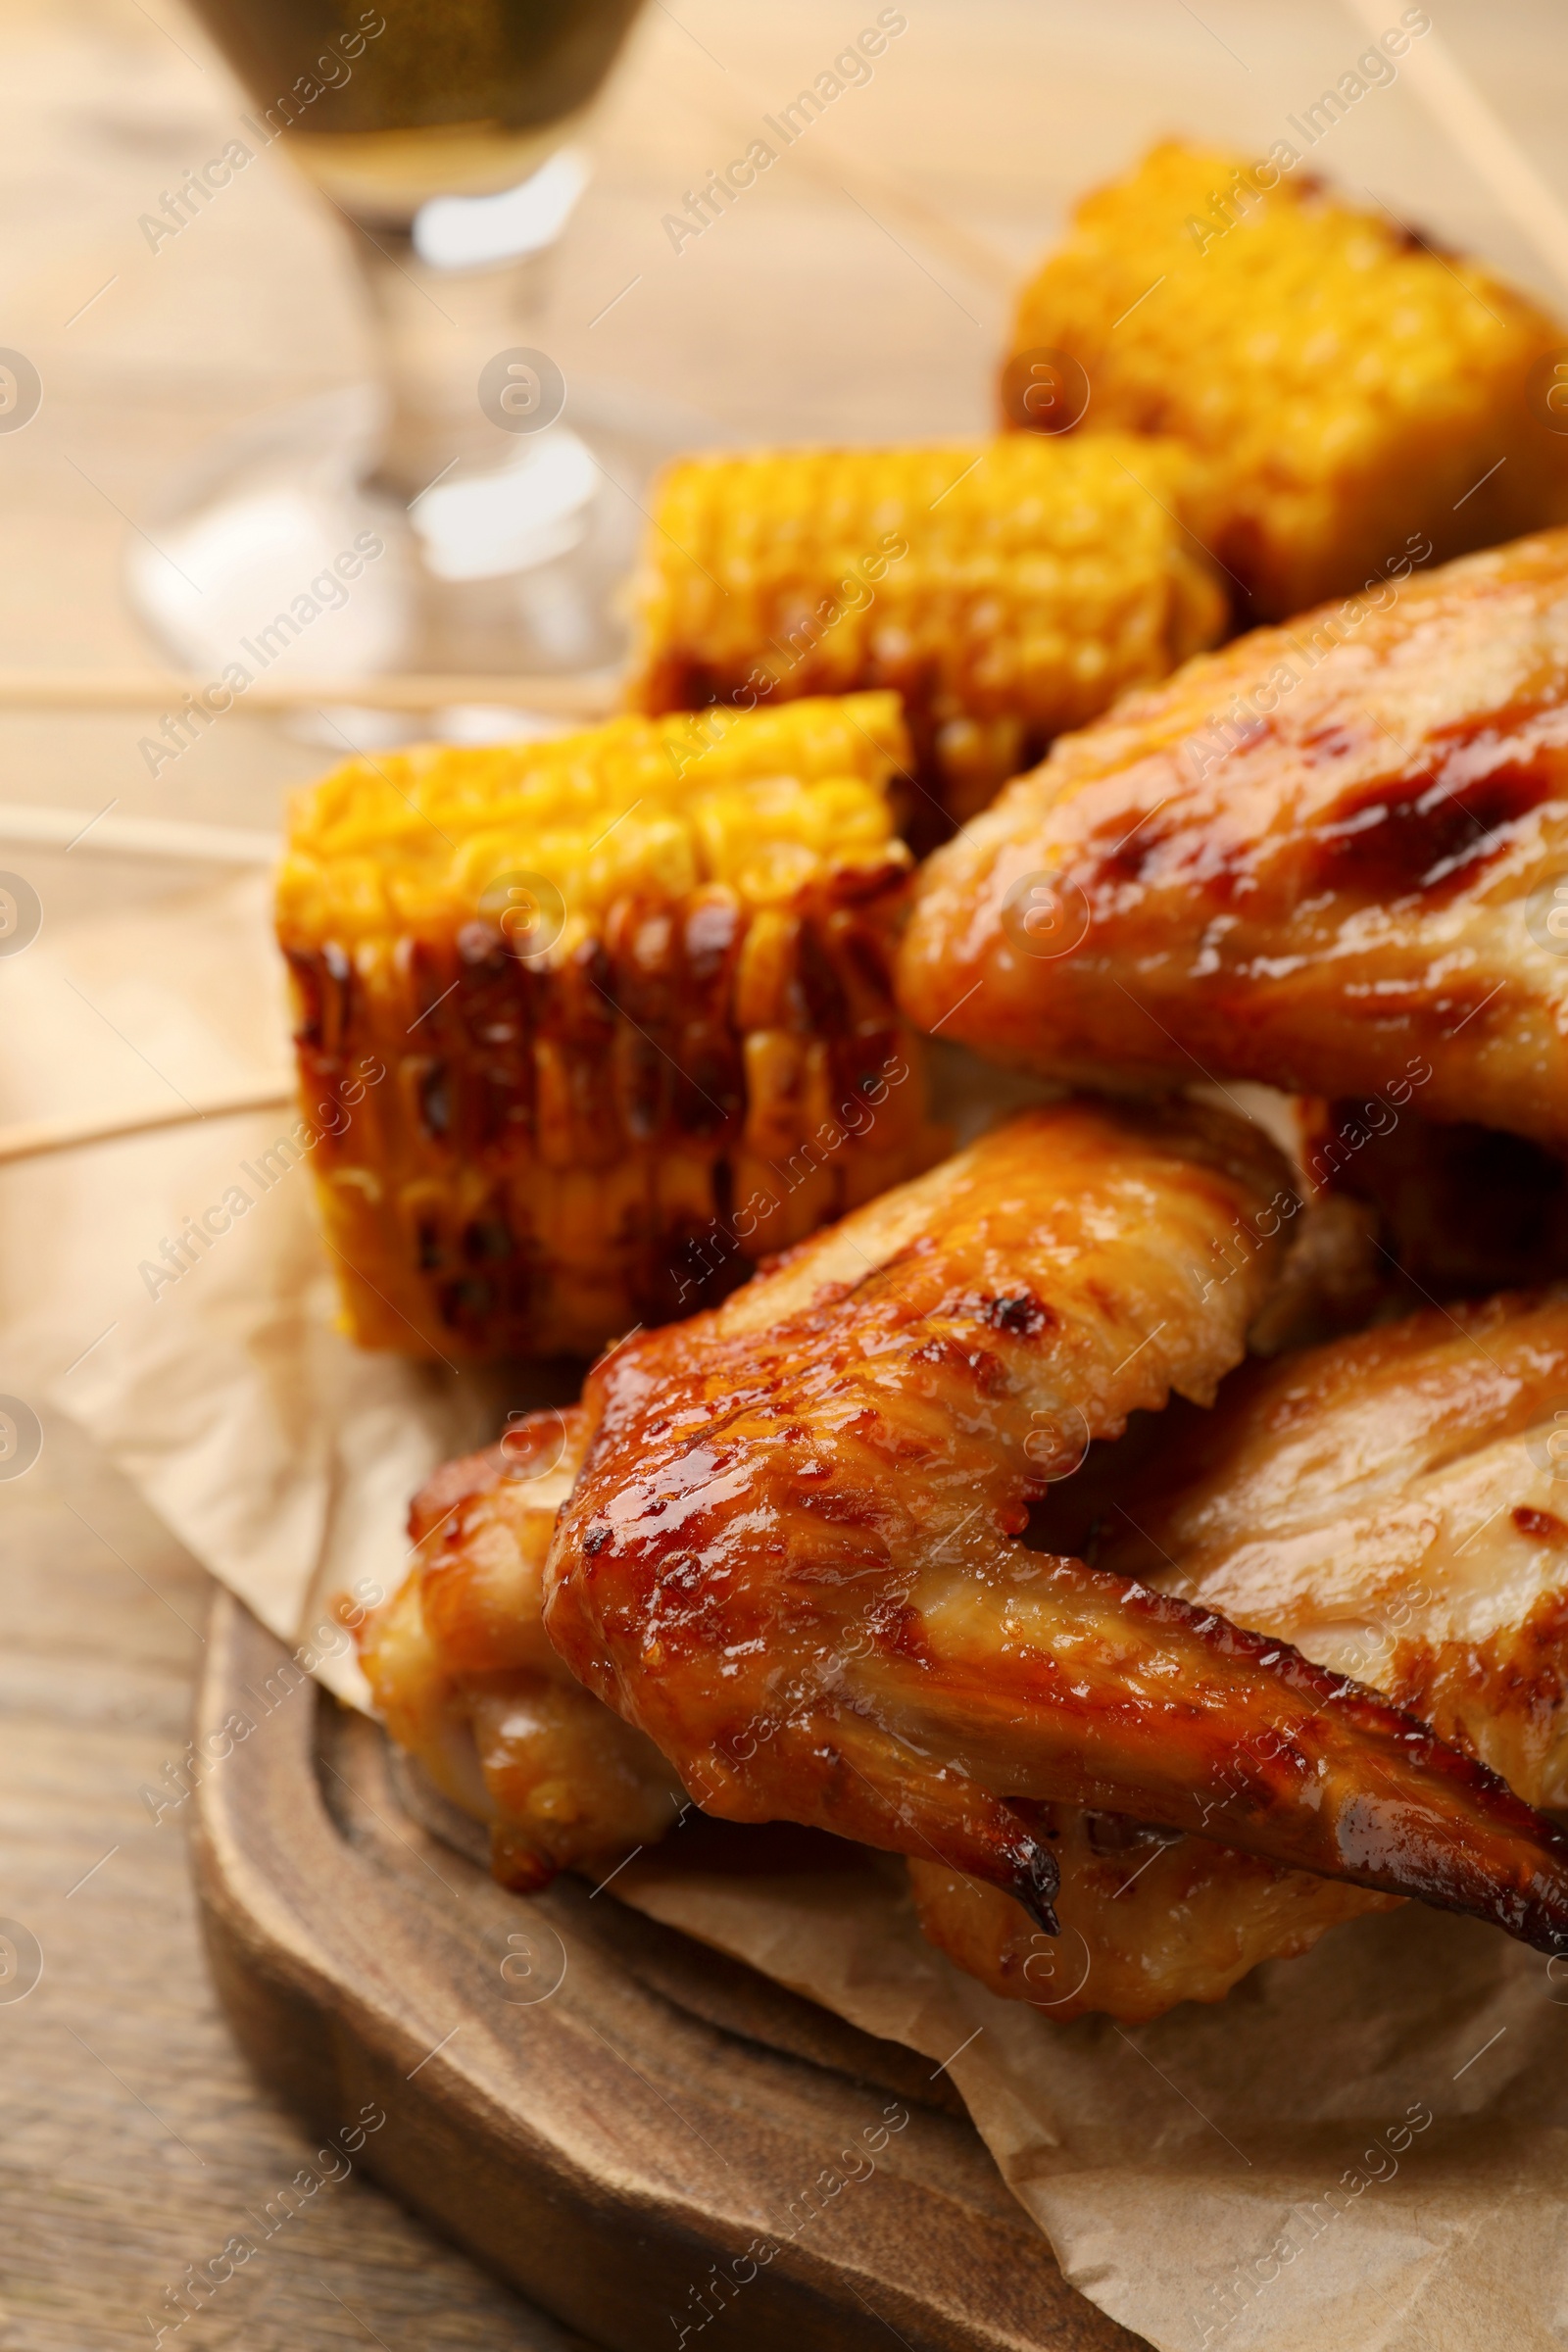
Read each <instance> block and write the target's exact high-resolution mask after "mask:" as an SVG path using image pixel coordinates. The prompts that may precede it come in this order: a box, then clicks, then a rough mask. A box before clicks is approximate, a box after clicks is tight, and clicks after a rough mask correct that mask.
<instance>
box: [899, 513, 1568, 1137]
mask: <svg viewBox="0 0 1568 2352" xmlns="http://www.w3.org/2000/svg"><path fill="white" fill-rule="evenodd" d="M1378 594H1379V595H1380V596H1381V599H1382V604H1381V609H1377V610H1374V609H1373V608H1372V600H1371V599H1370V598H1368V597H1361V598H1352V599H1351V600H1349V602H1348V604H1346V605H1342V606H1334V607H1330V606H1325V607H1322V608H1321V609H1319V610H1318V611H1317V612H1314V613H1306V614H1305V615H1303V616H1302V617H1301V618H1300V619H1299V620H1297V621H1294V622H1292V623H1290V624H1289V625H1287V626H1286V627H1284V628H1273V629H1259V630H1257V631H1255V632H1253V633H1252V634H1251V635H1250V636H1247V637H1243V638H1240V639H1238V640H1237V641H1236V642H1235V643H1234V644H1233V645H1231V646H1229V647H1228V648H1226V649H1225V650H1224V651H1223V652H1221V653H1218V654H1214V655H1209V656H1206V657H1202V658H1201V659H1199V660H1197V661H1193V662H1188V663H1187V665H1186V666H1185V668H1183V669H1181V670H1179V671H1177V672H1176V674H1175V675H1174V676H1173V677H1172V678H1170V679H1168V680H1167V681H1166V682H1165V683H1164V684H1163V685H1161V686H1158V687H1155V688H1153V689H1152V690H1151V691H1149V692H1146V693H1140V694H1137V695H1134V696H1131V697H1129V698H1128V699H1127V700H1125V701H1123V702H1122V703H1121V704H1120V705H1118V707H1117V708H1116V709H1115V710H1114V711H1110V712H1109V713H1107V715H1106V716H1105V717H1104V718H1103V719H1101V720H1099V721H1098V722H1097V723H1096V724H1095V725H1093V726H1091V727H1087V728H1085V729H1084V730H1083V731H1082V732H1081V733H1079V734H1076V735H1070V736H1065V737H1062V738H1061V739H1059V740H1058V742H1057V744H1056V745H1055V747H1054V751H1053V753H1052V755H1051V757H1050V758H1049V759H1048V760H1046V761H1045V763H1044V765H1043V766H1041V767H1038V768H1036V769H1034V770H1033V771H1032V773H1030V774H1029V775H1026V776H1022V777H1020V778H1018V779H1017V781H1016V782H1014V783H1012V784H1010V785H1009V786H1008V787H1007V789H1006V791H1005V793H1004V794H1003V796H1002V798H1001V799H1000V800H999V801H998V802H997V803H996V805H995V806H994V807H993V808H992V809H989V810H987V811H986V812H985V813H984V814H983V815H981V816H979V817H977V818H976V819H975V820H974V822H973V823H972V824H970V825H969V826H968V827H967V828H966V830H965V831H964V832H963V833H962V834H961V835H960V836H959V837H958V838H957V839H956V840H955V841H953V842H951V843H950V844H949V845H948V846H947V847H946V848H945V849H943V850H941V851H939V852H938V853H937V855H936V856H935V857H934V858H931V859H930V860H928V862H927V864H926V865H925V867H924V868H923V869H922V872H921V876H920V883H919V889H918V894H917V899H916V904H915V909H914V914H913V918H912V921H911V924H910V927H909V930H908V932H907V935H906V939H905V942H904V947H903V952H902V964H901V977H900V988H901V992H902V998H903V1002H904V1005H905V1006H906V1008H907V1011H908V1012H909V1013H910V1014H911V1015H912V1017H913V1018H914V1019H915V1020H916V1021H918V1022H919V1023H921V1024H922V1025H923V1026H925V1027H927V1028H933V1027H935V1026H937V1025H938V1024H940V1025H941V1026H942V1030H943V1034H944V1035H945V1036H948V1037H956V1038H959V1039H962V1040H963V1041H964V1042H965V1043H967V1044H969V1045H972V1046H974V1047H975V1048H976V1049H978V1051H980V1052H981V1053H983V1054H987V1055H988V1056H989V1057H990V1058H992V1059H993V1060H999V1061H1003V1062H1006V1063H1009V1064H1012V1065H1015V1066H1018V1067H1021V1068H1025V1069H1029V1070H1033V1071H1036V1072H1041V1073H1044V1074H1047V1075H1055V1076H1067V1077H1075V1076H1082V1075H1084V1074H1086V1073H1090V1072H1093V1073H1095V1074H1096V1082H1097V1083H1101V1084H1104V1083H1106V1082H1107V1079H1110V1080H1114V1079H1116V1078H1117V1077H1119V1078H1120V1079H1121V1081H1123V1082H1124V1083H1126V1084H1128V1085H1138V1086H1154V1087H1163V1086H1170V1085H1174V1084H1181V1083H1184V1082H1187V1081H1190V1080H1193V1079H1196V1078H1197V1077H1199V1076H1200V1075H1201V1074H1203V1073H1207V1074H1211V1075H1213V1076H1216V1077H1219V1078H1255V1079H1262V1080H1266V1081H1268V1082H1269V1083H1271V1084H1273V1085H1276V1086H1281V1087H1284V1088H1287V1089H1294V1090H1297V1091H1299V1092H1301V1093H1305V1094H1313V1095H1323V1096H1348V1095H1354V1094H1361V1093H1365V1094H1367V1095H1379V1094H1382V1093H1383V1092H1384V1091H1385V1090H1387V1089H1389V1088H1390V1087H1391V1086H1396V1087H1398V1086H1402V1087H1403V1089H1404V1090H1405V1091H1404V1097H1403V1099H1404V1100H1409V1099H1410V1093H1411V1090H1412V1087H1413V1088H1414V1089H1415V1090H1417V1092H1418V1101H1417V1107H1418V1108H1419V1110H1420V1111H1421V1113H1422V1115H1423V1116H1426V1117H1429V1118H1434V1119H1438V1120H1446V1119H1467V1120H1473V1121H1477V1122H1479V1123H1480V1124H1481V1125H1483V1126H1488V1127H1495V1128H1503V1129H1507V1130H1509V1131H1511V1132H1514V1133H1516V1134H1519V1135H1525V1136H1530V1137H1533V1138H1534V1139H1535V1140H1536V1141H1537V1142H1539V1143H1542V1144H1544V1145H1546V1146H1548V1147H1549V1148H1551V1149H1554V1150H1558V1151H1568V531H1563V530H1557V531H1548V532H1544V533H1542V534H1540V535H1539V536H1536V537H1533V538H1529V539H1521V540H1518V541H1516V542H1515V543H1514V544H1513V545H1512V546H1509V547H1505V548H1500V549H1495V550H1493V551H1491V552H1489V553H1487V554H1485V555H1479V556H1470V557H1466V558H1464V559H1463V560H1462V561H1460V562H1458V563H1454V564H1447V565H1446V566H1444V567H1443V568H1442V569H1440V570H1437V571H1434V572H1432V573H1430V574H1426V575H1420V574H1417V575H1414V576H1412V577H1410V578H1408V579H1404V580H1402V581H1398V582H1396V581H1383V582H1380V583H1379V585H1378ZM1559 877H1563V878H1564V879H1563V887H1562V892H1561V896H1560V898H1559V897H1558V896H1557V895H1556V891H1557V885H1558V880H1559Z"/></svg>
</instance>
